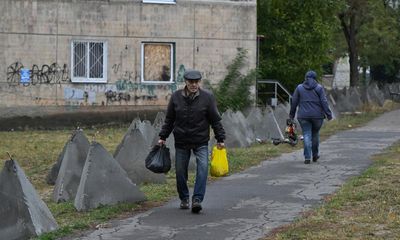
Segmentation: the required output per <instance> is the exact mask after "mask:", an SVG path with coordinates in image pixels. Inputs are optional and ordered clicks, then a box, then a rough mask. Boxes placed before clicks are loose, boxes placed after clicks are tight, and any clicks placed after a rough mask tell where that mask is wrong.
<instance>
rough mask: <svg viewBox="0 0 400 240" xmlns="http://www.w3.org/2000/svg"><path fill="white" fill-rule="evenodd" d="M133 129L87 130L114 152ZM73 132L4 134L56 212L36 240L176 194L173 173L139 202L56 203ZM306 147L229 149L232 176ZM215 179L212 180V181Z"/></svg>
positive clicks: (336, 125)
mask: <svg viewBox="0 0 400 240" xmlns="http://www.w3.org/2000/svg"><path fill="white" fill-rule="evenodd" d="M387 110H390V108H388V107H387V108H379V109H372V110H371V111H367V112H364V113H362V114H359V115H353V116H343V117H341V118H340V119H337V120H333V121H330V122H328V123H327V124H326V125H325V126H324V127H323V129H322V131H321V138H322V139H324V138H326V137H328V136H330V135H332V134H334V133H336V132H338V131H341V130H347V129H349V128H354V127H359V126H362V125H363V124H365V123H367V122H368V121H370V120H372V119H373V118H375V117H376V116H378V115H379V114H381V113H382V112H384V111H387ZM127 128H128V126H121V127H112V128H101V129H87V130H84V133H85V135H86V136H87V137H88V139H89V140H92V139H93V138H94V136H96V141H97V142H99V143H101V144H102V145H103V146H104V147H105V148H106V149H107V150H108V151H110V152H111V153H112V152H113V151H114V149H115V148H116V146H117V145H118V143H119V142H120V141H121V140H122V137H123V135H124V134H125V132H126V130H127ZM70 134H71V130H59V131H23V132H20V131H15V132H0V154H2V155H0V156H4V157H2V158H1V160H0V164H1V165H3V164H4V159H7V154H6V152H9V153H11V154H12V155H13V158H14V159H15V160H17V161H18V163H19V164H20V165H21V167H22V168H23V169H24V171H25V173H26V174H27V176H28V178H29V180H30V181H31V182H32V184H33V186H34V187H35V189H36V190H37V191H38V193H39V194H40V196H41V197H42V199H43V200H44V201H45V202H46V204H47V205H48V207H49V209H50V211H51V212H52V213H53V215H54V217H55V219H56V221H57V223H58V224H59V229H58V230H57V231H54V232H51V233H46V234H43V235H42V236H40V237H38V238H36V239H46V240H50V239H56V238H59V237H64V236H68V235H72V234H74V233H77V232H80V231H82V230H88V229H94V228H96V226H98V225H101V224H105V223H106V222H107V221H109V220H110V219H118V218H125V217H128V216H131V215H134V214H136V213H138V212H141V211H145V210H147V209H149V208H152V207H154V206H159V205H161V204H163V203H165V202H166V201H168V200H169V199H171V198H173V197H175V196H176V187H175V178H174V172H170V173H168V175H167V183H166V184H144V185H141V186H140V189H141V191H143V192H144V194H145V195H146V197H147V201H145V202H143V203H140V204H118V205H115V206H102V207H100V208H97V209H93V210H91V211H87V212H78V211H76V210H75V208H74V206H73V204H72V203H71V202H66V203H60V204H56V203H54V202H53V201H52V200H51V194H52V191H53V186H49V185H47V184H46V183H45V178H46V174H47V173H48V171H49V170H50V168H51V166H52V165H53V164H54V162H55V161H56V159H57V156H58V154H59V153H60V152H61V150H62V149H63V146H64V144H65V142H66V141H67V140H68V138H69V136H70ZM300 148H302V145H301V144H298V145H297V146H296V147H291V146H289V145H287V144H281V145H279V146H274V145H272V144H270V143H266V144H255V145H253V146H251V147H248V148H236V149H228V158H229V168H230V172H231V173H236V172H239V171H242V170H244V169H246V168H248V167H251V166H254V165H258V164H259V163H260V162H262V161H264V160H266V159H269V158H272V157H276V156H279V155H280V154H282V153H285V152H290V151H293V150H297V149H300ZM213 180H216V178H212V177H210V181H213ZM193 183H194V176H193V173H192V174H190V177H189V185H190V186H193Z"/></svg>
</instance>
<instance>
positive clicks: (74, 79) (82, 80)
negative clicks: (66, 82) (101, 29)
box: [71, 40, 108, 83]
mask: <svg viewBox="0 0 400 240" xmlns="http://www.w3.org/2000/svg"><path fill="white" fill-rule="evenodd" d="M74 43H86V44H87V45H89V43H103V77H102V78H90V77H89V74H90V70H89V68H90V67H89V65H90V62H89V61H90V58H89V46H87V47H86V68H87V70H88V71H87V73H86V77H74V68H75V62H74ZM107 45H108V44H107V41H101V40H72V41H71V82H75V83H107V55H108V46H107Z"/></svg>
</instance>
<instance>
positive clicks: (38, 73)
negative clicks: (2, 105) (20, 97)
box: [7, 62, 71, 86]
mask: <svg viewBox="0 0 400 240" xmlns="http://www.w3.org/2000/svg"><path fill="white" fill-rule="evenodd" d="M21 69H24V65H23V64H22V63H20V62H15V63H13V64H11V65H10V66H8V67H7V83H8V84H9V85H10V86H17V85H20V84H22V85H23V86H29V85H36V84H55V83H61V82H68V81H70V80H71V79H70V77H69V70H68V65H67V64H64V65H63V66H62V67H61V66H60V65H58V64H57V63H52V64H50V65H47V64H43V65H42V66H38V65H36V64H33V65H32V67H31V68H30V69H29V72H30V81H29V82H24V83H20V79H21Z"/></svg>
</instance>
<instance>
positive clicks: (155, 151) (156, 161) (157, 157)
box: [145, 145, 171, 173]
mask: <svg viewBox="0 0 400 240" xmlns="http://www.w3.org/2000/svg"><path fill="white" fill-rule="evenodd" d="M145 164H146V168H147V169H149V170H150V171H152V172H154V173H167V172H168V171H169V170H170V169H171V156H170V154H169V148H167V147H166V146H165V145H162V146H160V145H155V146H154V147H153V148H152V149H151V151H150V153H149V154H148V155H147V157H146V160H145Z"/></svg>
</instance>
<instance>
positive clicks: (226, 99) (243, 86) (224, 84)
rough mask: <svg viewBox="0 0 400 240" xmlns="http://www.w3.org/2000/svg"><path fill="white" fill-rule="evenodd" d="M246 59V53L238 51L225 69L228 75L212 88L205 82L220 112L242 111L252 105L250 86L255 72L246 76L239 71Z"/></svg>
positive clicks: (251, 71) (254, 78) (250, 72)
mask: <svg viewBox="0 0 400 240" xmlns="http://www.w3.org/2000/svg"><path fill="white" fill-rule="evenodd" d="M246 58H247V51H246V50H245V49H238V53H237V55H236V57H235V59H234V60H233V62H232V63H231V64H230V65H229V66H228V67H227V68H228V74H227V75H226V76H225V78H224V79H223V80H222V81H220V82H219V83H218V85H217V86H212V85H211V84H210V83H209V82H208V81H206V82H205V83H206V85H207V88H209V89H211V91H212V92H213V93H214V95H215V98H216V100H217V104H218V108H219V110H220V111H221V112H224V111H226V110H227V109H232V110H234V111H237V110H243V109H244V108H246V107H248V106H250V105H251V103H252V100H251V97H250V96H251V93H250V86H251V85H253V84H255V80H256V77H257V71H256V70H254V69H253V70H250V71H248V72H247V73H246V74H242V72H241V70H242V68H243V67H244V64H245V60H246Z"/></svg>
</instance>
